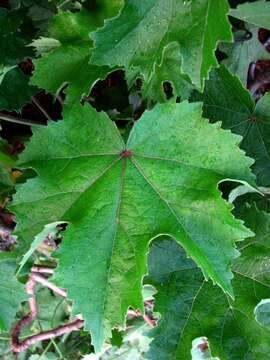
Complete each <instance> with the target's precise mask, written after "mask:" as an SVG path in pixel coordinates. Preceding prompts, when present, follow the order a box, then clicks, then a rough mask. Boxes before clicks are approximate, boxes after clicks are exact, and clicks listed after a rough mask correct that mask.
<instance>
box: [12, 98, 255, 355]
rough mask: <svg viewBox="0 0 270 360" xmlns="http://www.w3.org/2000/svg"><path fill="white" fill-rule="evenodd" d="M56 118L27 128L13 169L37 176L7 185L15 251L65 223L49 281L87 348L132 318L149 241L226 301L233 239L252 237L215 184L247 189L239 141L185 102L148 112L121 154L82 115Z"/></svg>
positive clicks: (102, 126)
mask: <svg viewBox="0 0 270 360" xmlns="http://www.w3.org/2000/svg"><path fill="white" fill-rule="evenodd" d="M64 118H65V120H64V121H61V122H58V123H52V124H50V126H49V127H48V128H46V129H44V128H41V129H35V130H34V137H33V139H32V141H31V142H30V144H29V145H28V147H27V150H26V152H25V153H24V154H23V155H22V157H21V159H20V164H21V167H24V168H28V167H33V168H34V169H35V170H36V172H37V174H38V176H37V177H36V178H33V179H30V180H28V182H27V183H26V184H23V185H21V186H18V192H17V194H16V195H15V197H14V201H13V206H12V209H13V211H14V212H15V213H16V215H17V220H18V226H17V234H18V236H19V239H20V242H21V251H22V250H24V249H25V247H26V246H27V247H28V246H29V243H30V242H31V241H32V239H33V237H34V236H35V235H36V234H37V233H39V232H40V231H41V230H42V228H43V226H44V225H45V224H48V223H51V222H54V221H66V222H68V223H69V226H68V230H67V231H66V234H65V239H64V241H63V244H62V246H61V251H60V252H59V254H58V257H59V259H60V267H59V270H58V272H57V275H56V277H55V281H56V282H57V284H59V286H61V287H65V288H67V289H68V293H69V297H70V298H71V299H73V300H75V305H74V313H82V314H83V317H84V319H85V324H86V328H87V329H89V330H91V333H92V339H93V343H94V345H95V347H96V349H99V348H100V347H101V345H102V343H103V340H104V339H105V338H106V337H108V336H110V329H111V327H113V326H114V325H116V324H123V322H124V317H125V313H126V310H127V307H128V306H129V305H131V306H133V307H134V308H142V299H141V279H142V276H143V275H144V274H145V273H146V264H145V262H146V261H145V258H146V254H147V250H148V244H149V241H150V240H151V239H152V238H153V237H155V236H157V235H158V234H164V233H166V234H170V235H171V236H172V237H174V238H175V239H176V240H177V241H178V242H179V243H181V245H182V246H183V247H184V248H185V250H186V251H187V253H188V254H189V256H191V257H192V258H193V259H194V260H195V261H196V262H197V264H198V265H199V266H200V267H201V268H202V269H203V272H204V274H205V276H207V277H210V278H212V279H213V281H214V282H216V283H218V284H219V285H220V286H221V287H222V288H223V289H224V290H225V291H226V292H228V293H230V294H231V293H232V289H231V285H230V280H231V276H232V274H231V272H230V270H229V265H230V262H231V260H232V259H233V258H235V257H236V256H237V251H236V250H235V248H234V241H238V240H241V239H243V238H245V237H247V236H250V235H251V234H252V233H251V232H250V231H249V230H247V229H246V228H245V227H244V226H243V224H242V223H241V222H240V221H238V220H235V219H234V218H233V216H232V215H231V213H230V210H231V206H230V205H228V204H227V203H226V202H225V200H223V199H222V198H221V196H220V193H219V191H218V189H217V184H218V182H219V181H221V180H222V179H224V178H234V179H242V180H246V181H250V182H253V176H252V175H251V173H250V170H249V165H250V164H251V163H252V161H251V159H248V158H246V157H245V156H244V154H243V152H242V151H240V150H239V148H238V147H237V145H236V144H237V143H238V142H239V141H240V138H239V137H238V136H236V135H233V134H231V133H230V132H227V131H224V130H222V129H221V128H220V125H218V124H214V125H210V124H208V122H207V120H205V119H202V117H201V105H200V104H197V103H196V104H188V103H187V102H184V103H181V104H164V105H159V106H156V107H155V108H154V109H153V110H152V111H149V112H146V113H145V114H143V116H142V118H141V119H140V120H139V121H138V122H137V123H136V125H135V126H134V128H133V130H132V132H131V134H130V137H129V140H128V142H127V145H125V144H124V143H123V141H122V139H121V137H120V135H119V133H118V130H117V129H116V128H115V126H114V125H113V123H112V122H111V121H110V120H109V118H108V117H107V116H106V115H105V114H104V113H97V112H96V111H95V110H94V109H92V108H91V107H90V106H85V107H82V106H77V107H72V108H70V107H68V108H67V109H66V111H65V113H64ZM89 124H91V126H89ZM51 144H53V146H51ZM232 158H233V159H234V163H232V161H231V159H232ZM71 254H72V256H71Z"/></svg>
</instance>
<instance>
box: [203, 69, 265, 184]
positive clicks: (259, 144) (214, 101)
mask: <svg viewBox="0 0 270 360" xmlns="http://www.w3.org/2000/svg"><path fill="white" fill-rule="evenodd" d="M203 101H204V107H203V111H204V116H206V117H207V118H209V119H210V120H211V121H212V122H215V121H222V127H223V128H225V129H230V130H231V131H233V132H234V133H236V134H240V135H242V136H243V140H242V142H241V148H242V149H244V150H245V151H246V152H247V155H249V156H250V157H252V158H254V159H255V163H254V165H253V171H254V173H255V174H256V176H257V182H258V184H259V185H262V186H270V94H269V93H266V94H265V95H264V96H263V97H262V98H261V99H260V100H259V101H258V102H257V103H256V105H255V102H254V101H253V99H252V98H251V96H250V95H249V92H248V91H247V90H246V89H244V87H243V86H242V84H241V82H240V81H239V79H238V78H237V77H236V76H233V75H232V74H231V73H230V72H229V71H228V70H227V69H226V68H225V67H224V66H222V67H220V68H219V69H216V70H214V71H212V72H211V74H210V79H209V81H207V82H206V86H205V90H204V94H203Z"/></svg>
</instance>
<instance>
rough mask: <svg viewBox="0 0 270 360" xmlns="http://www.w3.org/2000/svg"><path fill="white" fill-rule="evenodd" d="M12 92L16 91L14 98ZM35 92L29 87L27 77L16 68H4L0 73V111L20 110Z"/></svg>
mask: <svg viewBox="0 0 270 360" xmlns="http://www.w3.org/2000/svg"><path fill="white" fill-rule="evenodd" d="M14 91H16V96H15V95H14ZM37 92H38V88H36V87H35V86H29V76H27V75H25V74H24V73H23V72H22V71H21V70H20V69H19V68H18V67H16V66H12V67H4V68H2V70H1V71H0V109H1V110H3V109H5V110H20V109H21V107H22V106H23V105H24V104H25V103H26V102H27V101H30V99H31V96H33V95H35V94H36V93H37Z"/></svg>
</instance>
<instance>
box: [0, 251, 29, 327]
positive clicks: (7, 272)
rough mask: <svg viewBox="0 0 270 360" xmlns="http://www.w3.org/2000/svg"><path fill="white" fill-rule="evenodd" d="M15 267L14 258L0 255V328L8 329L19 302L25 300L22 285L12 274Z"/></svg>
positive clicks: (25, 296)
mask: <svg viewBox="0 0 270 360" xmlns="http://www.w3.org/2000/svg"><path fill="white" fill-rule="evenodd" d="M15 268H16V263H15V262H14V260H12V259H8V257H3V258H2V257H0V303H1V307H0V330H9V329H10V326H11V324H12V322H13V320H14V318H15V315H16V312H17V311H18V310H19V306H20V303H21V302H22V301H24V300H27V295H26V293H25V292H24V287H23V285H22V284H20V283H19V282H18V281H17V280H16V278H15V276H14V271H15Z"/></svg>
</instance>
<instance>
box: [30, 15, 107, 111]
mask: <svg viewBox="0 0 270 360" xmlns="http://www.w3.org/2000/svg"><path fill="white" fill-rule="evenodd" d="M96 26H97V25H96V22H95V21H94V18H93V16H92V15H91V13H90V12H88V11H86V10H84V9H83V10H82V11H81V12H79V13H71V12H59V13H58V14H57V15H56V16H55V17H54V18H53V19H52V21H51V23H50V27H49V36H50V37H51V38H53V39H56V40H58V41H59V42H60V46H59V47H56V48H55V49H54V50H52V51H51V52H49V53H45V54H43V55H42V57H41V58H40V59H38V60H36V61H35V62H34V63H35V68H36V69H35V72H34V75H33V78H32V83H33V84H35V85H37V86H39V87H40V88H43V89H45V90H47V91H49V92H51V93H53V94H57V92H58V91H59V90H60V89H61V87H62V86H63V85H64V84H66V83H68V84H69V88H68V98H67V100H66V102H67V103H71V104H73V103H74V102H76V101H79V100H80V99H81V97H82V95H84V94H88V93H89V91H90V88H91V87H92V85H93V84H94V83H95V82H96V81H97V80H98V79H100V78H103V77H104V76H105V75H106V74H107V73H108V72H109V69H108V68H107V67H101V66H95V65H90V64H89V58H90V47H91V40H90V38H89V36H88V34H89V32H90V31H91V30H93V29H95V28H96Z"/></svg>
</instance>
